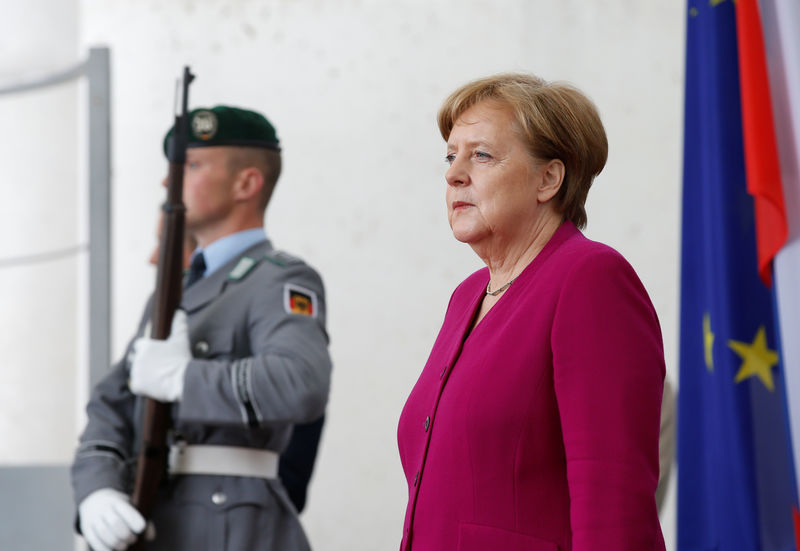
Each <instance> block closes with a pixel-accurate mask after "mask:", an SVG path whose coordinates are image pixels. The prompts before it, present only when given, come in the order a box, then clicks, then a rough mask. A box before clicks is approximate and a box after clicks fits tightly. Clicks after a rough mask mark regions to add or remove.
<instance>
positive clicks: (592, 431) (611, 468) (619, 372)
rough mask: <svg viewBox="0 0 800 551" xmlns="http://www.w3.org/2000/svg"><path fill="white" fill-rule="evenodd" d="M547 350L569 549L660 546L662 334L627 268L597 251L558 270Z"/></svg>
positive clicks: (611, 255) (613, 256) (606, 252)
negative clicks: (565, 486)
mask: <svg viewBox="0 0 800 551" xmlns="http://www.w3.org/2000/svg"><path fill="white" fill-rule="evenodd" d="M565 278H566V279H565V282H564V286H563V288H562V291H561V294H560V297H559V299H558V303H557V306H556V313H555V317H554V321H553V330H552V334H551V344H552V350H553V369H554V381H555V390H556V397H557V401H558V408H559V414H560V420H561V425H562V432H563V438H564V448H565V452H566V459H567V480H568V483H569V493H570V520H571V525H572V532H573V533H572V549H573V551H587V550H592V551H596V550H598V549H609V550H611V549H613V550H615V551H624V550H636V551H642V550H651V549H663V545H664V544H663V538H662V536H661V531H660V528H659V525H658V515H657V511H656V502H655V490H656V485H657V481H658V432H659V423H660V408H661V393H662V388H663V387H662V385H663V379H664V354H663V346H662V342H661V331H660V328H659V324H658V319H657V317H656V314H655V311H654V309H653V307H652V304H651V303H650V299H649V298H648V296H647V293H646V292H645V290H644V287H643V286H642V284H641V282H640V281H639V279H638V277H637V276H636V274H635V273H634V271H633V269H632V268H631V267H630V265H629V264H628V263H627V262H626V261H625V260H624V259H623V258H622V257H621V256H620V255H619V254H618V253H616V252H615V251H613V250H610V249H603V250H600V251H594V252H592V253H591V254H590V255H588V258H587V255H583V256H582V257H581V258H580V259H576V262H575V263H574V264H573V266H572V269H571V270H570V271H569V272H568V273H567V274H565Z"/></svg>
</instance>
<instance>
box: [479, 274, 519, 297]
mask: <svg viewBox="0 0 800 551" xmlns="http://www.w3.org/2000/svg"><path fill="white" fill-rule="evenodd" d="M518 277H519V275H515V276H514V277H513V278H512V279H511V281H509V282H508V283H506V284H505V285H503V286H502V287H500V288H499V289H495V290H494V291H490V290H489V286H490V285H491V284H492V282H491V280H490V281H489V283H487V284H486V294H487V295H491V296H493V297H496V296H497V295H499V294H500V293H502V292H503V291H505V290H506V289H508V288H509V287H511V284H512V283H514V280H515V279H517V278H518Z"/></svg>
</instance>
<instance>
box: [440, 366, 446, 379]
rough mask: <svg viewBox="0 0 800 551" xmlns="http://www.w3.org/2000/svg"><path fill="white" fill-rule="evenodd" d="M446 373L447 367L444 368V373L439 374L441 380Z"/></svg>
mask: <svg viewBox="0 0 800 551" xmlns="http://www.w3.org/2000/svg"><path fill="white" fill-rule="evenodd" d="M446 372H447V366H444V367H443V368H442V372H441V373H439V378H440V379H441V378H442V377H444V374H445V373H446Z"/></svg>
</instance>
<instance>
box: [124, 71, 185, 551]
mask: <svg viewBox="0 0 800 551" xmlns="http://www.w3.org/2000/svg"><path fill="white" fill-rule="evenodd" d="M193 79H194V75H192V73H191V72H190V71H189V68H188V67H185V68H184V70H183V83H182V84H183V87H182V88H183V90H182V91H183V98H182V102H181V112H180V113H176V115H175V124H174V126H173V133H172V138H171V142H170V143H169V145H168V151H167V156H168V158H169V173H168V176H167V200H166V202H165V203H164V205H163V207H162V208H163V211H164V214H163V215H164V224H163V228H162V232H161V240H160V245H159V256H158V269H157V275H156V290H155V294H154V298H153V309H152V313H151V319H150V322H151V327H152V331H151V333H150V336H151V338H154V339H160V340H164V339H166V338H167V337H169V333H170V327H171V325H172V318H173V315H174V314H175V310H176V309H177V308H178V306H179V305H180V302H181V282H182V279H183V234H184V221H185V220H184V219H185V207H184V205H183V168H184V165H185V163H186V144H187V139H188V112H187V106H188V96H189V84H190V83H191V81H192V80H193ZM170 411H171V404H167V403H163V402H159V401H157V400H153V399H150V398H147V399H145V406H144V421H143V425H142V431H141V433H142V437H141V441H140V446H139V456H138V462H137V466H136V480H135V482H134V488H133V495H132V497H131V503H132V504H133V506H134V507H136V509H138V510H139V512H140V513H141V514H142V516H144V517H145V518H149V517H150V514H151V513H152V510H153V506H154V504H155V498H156V493H157V491H158V487H159V485H160V483H161V480H162V478H163V475H164V473H165V472H166V470H167V460H168V453H169V447H168V442H167V433H168V431H169V428H170V426H171V415H170ZM143 539H144V538H142V537H140V538H139V540H138V541H137V542H136V544H134V546H132V547H131V548H130V549H140V548H141V546H142V540H143Z"/></svg>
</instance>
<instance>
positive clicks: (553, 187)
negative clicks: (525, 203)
mask: <svg viewBox="0 0 800 551" xmlns="http://www.w3.org/2000/svg"><path fill="white" fill-rule="evenodd" d="M540 170H541V171H542V181H541V183H540V184H539V190H538V193H537V199H538V200H539V202H540V203H546V202H547V201H549V200H550V199H552V198H553V197H555V196H556V194H557V193H558V190H559V189H561V184H562V183H563V182H564V171H565V167H564V163H563V162H562V161H561V159H550V160H549V161H547V162H546V163H544V165H543V166H542V167H540Z"/></svg>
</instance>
